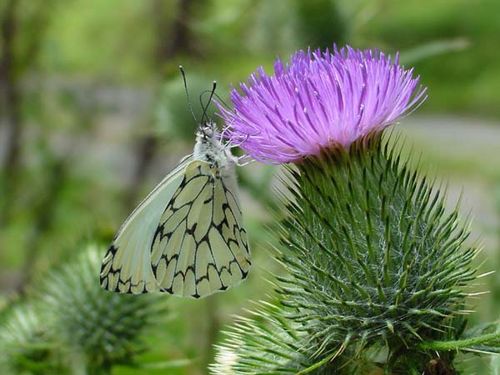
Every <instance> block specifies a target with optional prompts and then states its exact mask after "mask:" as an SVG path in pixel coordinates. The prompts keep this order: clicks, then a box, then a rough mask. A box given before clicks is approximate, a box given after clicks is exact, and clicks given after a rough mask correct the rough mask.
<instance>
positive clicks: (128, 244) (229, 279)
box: [100, 123, 251, 298]
mask: <svg viewBox="0 0 500 375" xmlns="http://www.w3.org/2000/svg"><path fill="white" fill-rule="evenodd" d="M236 164H237V159H236V158H235V157H234V156H233V155H232V154H231V151H230V149H229V148H227V147H226V146H225V145H223V144H222V142H221V140H220V136H219V135H218V133H217V132H216V128H215V124H213V123H207V124H205V125H203V126H200V128H199V130H198V132H197V136H196V144H195V147H194V150H193V154H192V155H190V156H187V157H185V158H184V159H183V160H182V161H181V163H180V164H179V166H178V167H177V168H176V169H175V170H174V171H172V172H171V173H170V174H169V175H167V176H166V177H165V179H164V180H163V181H162V182H161V183H160V184H159V185H158V186H157V187H156V188H155V189H154V190H153V191H152V192H151V193H150V194H149V195H148V196H147V197H146V199H145V200H144V201H143V202H142V203H141V204H140V205H139V207H138V208H137V209H136V210H134V212H132V214H131V215H130V216H129V218H128V219H127V220H126V221H125V223H124V224H123V225H122V227H121V228H120V230H119V231H118V233H117V235H116V237H115V240H114V241H113V244H112V245H111V247H110V249H109V250H108V253H107V254H106V255H105V257H104V260H103V265H102V269H101V275H100V276H101V286H102V287H103V288H105V289H108V290H112V291H115V292H120V293H133V294H138V293H146V292H151V291H161V292H166V293H170V294H174V295H178V296H187V297H193V298H200V297H204V296H207V295H209V294H212V293H214V292H217V291H222V290H226V289H228V288H229V287H231V286H233V285H235V284H237V283H238V282H239V281H241V280H243V279H244V278H246V276H247V274H248V270H249V268H250V264H251V263H250V259H249V257H250V253H249V248H248V243H247V238H246V232H245V230H244V228H243V227H242V224H241V209H240V205H239V200H238V193H237V183H236V176H235V171H234V168H235V166H236Z"/></svg>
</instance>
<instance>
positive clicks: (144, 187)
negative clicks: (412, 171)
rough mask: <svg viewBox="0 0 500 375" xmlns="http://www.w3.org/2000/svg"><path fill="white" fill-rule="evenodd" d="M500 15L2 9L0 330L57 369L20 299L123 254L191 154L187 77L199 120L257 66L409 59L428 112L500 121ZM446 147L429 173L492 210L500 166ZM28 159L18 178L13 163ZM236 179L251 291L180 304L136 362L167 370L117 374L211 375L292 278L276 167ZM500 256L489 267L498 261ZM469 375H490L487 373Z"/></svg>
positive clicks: (353, 9)
mask: <svg viewBox="0 0 500 375" xmlns="http://www.w3.org/2000/svg"><path fill="white" fill-rule="evenodd" d="M9 9H10V10H13V11H12V12H11V11H9ZM499 11H500V2H498V1H496V0H408V1H404V2H403V1H397V0H353V1H351V0H313V1H300V0H284V1H266V0H234V1H230V2H228V1H226V0H202V1H193V0H146V1H136V0H68V1H64V2H63V1H59V0H46V1H45V0H44V1H30V0H0V24H1V27H0V30H1V32H0V311H2V310H3V314H2V315H1V316H2V318H1V321H2V322H7V321H11V322H12V321H15V319H18V320H19V319H21V320H22V321H24V322H25V323H26V324H25V325H18V324H14V325H12V323H8V324H9V327H14V326H16V327H17V326H19V328H21V327H25V328H26V332H25V333H23V334H22V335H21V336H16V337H18V338H16V339H15V340H18V341H17V342H18V343H22V346H23V347H24V344H23V342H34V343H35V344H36V345H35V347H34V350H35V349H36V350H38V343H39V342H40V340H41V341H42V343H43V345H42V349H43V350H42V352H43V353H41V354H40V353H35V357H34V358H38V357H37V356H38V355H49V356H53V354H52V345H53V343H52V342H49V347H45V341H44V340H45V336H44V334H42V335H41V336H40V335H39V331H38V328H37V327H36V326H37V324H38V323H37V320H36V319H34V320H33V319H31V318H30V317H35V316H37V315H36V314H38V308H36V307H35V306H34V305H33V304H32V303H31V302H30V301H26V302H24V300H22V303H21V302H20V303H19V304H18V303H15V304H12V303H11V298H10V296H11V295H12V294H17V293H24V292H25V291H26V286H27V285H29V283H30V280H33V278H34V279H35V280H37V277H38V275H39V274H40V273H50V272H52V269H53V267H54V264H61V263H62V262H63V261H64V260H65V259H69V260H70V261H71V257H72V252H73V251H72V250H70V251H68V249H76V248H78V247H79V244H80V243H81V242H82V240H83V241H85V240H88V239H92V240H93V241H101V240H102V241H109V240H110V239H111V238H112V236H113V234H114V232H115V231H116V229H117V228H118V227H119V225H120V223H121V221H122V220H123V219H124V218H125V217H126V215H127V213H128V210H129V208H130V207H132V206H134V205H135V204H136V203H137V202H138V200H139V199H140V198H141V197H140V195H143V194H146V193H147V192H148V191H149V190H150V189H151V188H152V186H154V184H155V183H156V182H158V181H160V180H161V178H162V176H164V175H165V174H166V173H167V172H168V171H169V170H171V169H172V168H173V166H174V165H175V164H176V163H177V162H178V160H179V159H180V158H181V157H182V156H184V155H185V154H187V153H189V152H190V150H191V147H192V140H193V138H192V137H193V131H194V129H195V127H196V123H195V121H194V120H193V119H192V116H191V114H190V111H189V108H188V106H187V104H186V95H185V93H184V87H183V84H182V80H181V77H180V74H179V73H178V65H179V64H182V65H183V66H184V68H185V69H186V72H187V84H188V89H189V92H190V100H191V103H192V106H193V108H194V112H195V114H196V116H197V118H198V119H200V117H201V115H200V114H201V112H202V110H201V105H200V104H199V102H200V100H199V99H200V95H201V94H202V93H203V92H205V93H204V94H203V96H202V99H203V102H206V100H207V99H208V96H207V93H206V91H207V90H210V89H211V85H212V81H213V80H216V81H217V93H218V95H220V96H221V98H222V99H223V100H226V99H227V96H228V91H229V90H228V88H229V87H230V85H236V84H237V83H238V82H239V81H241V80H244V79H246V77H247V75H248V74H249V73H250V72H252V71H253V70H254V69H255V68H256V67H257V66H259V65H263V66H264V67H265V68H266V69H270V68H272V62H273V60H274V58H275V57H276V56H282V57H287V56H288V55H289V54H290V53H291V52H292V51H294V50H295V49H298V48H307V47H308V46H311V47H313V48H314V47H318V46H322V47H324V46H328V45H331V44H332V43H333V42H337V43H350V44H352V45H354V46H356V47H378V48H382V49H384V50H386V51H388V52H390V53H394V52H395V51H396V50H400V51H401V58H402V61H403V62H405V63H406V64H411V65H415V69H416V71H417V72H418V74H420V75H421V77H422V80H423V83H424V84H426V85H428V86H429V94H430V99H429V100H428V101H427V103H425V105H424V106H423V107H422V109H421V110H423V111H427V112H428V113H436V112H451V113H454V114H456V113H467V114H470V115H472V116H476V117H480V116H490V117H496V118H498V117H499V116H500V107H499V106H498V98H497V93H498V92H499V91H500V50H499V49H498V48H497V45H498V42H499V37H498V35H500V28H499V27H500V26H499V25H500V23H499V22H498V20H497V18H498V12H499ZM6 33H7V34H9V33H10V37H11V38H10V39H9V38H6V37H5V36H6ZM9 40H10V41H9ZM179 41H180V44H179ZM176 43H177V44H176ZM9 51H10V52H9ZM8 52H9V53H11V54H12V56H11V57H12V59H11V63H10V64H11V65H10V66H11V68H12V69H11V70H8V69H6V66H7V65H8V64H7V65H6V57H8ZM6 74H7V75H8V77H7V76H6ZM6 78H9V79H6ZM11 89H12V90H11ZM9 90H11V91H13V92H14V93H15V94H16V95H14V102H13V103H14V105H12V104H9V103H12V101H9V100H7V97H6V93H7V92H9ZM14 112H15V113H14ZM213 112H214V108H210V109H209V112H208V113H209V114H210V116H211V117H212V118H214V119H215V120H218V118H217V116H216V115H213ZM13 113H14V114H15V116H12V114H13ZM12 118H14V119H15V123H14V122H13V121H12ZM473 125H474V124H473ZM13 129H15V131H13ZM148 137H153V139H154V141H153V142H148ZM415 139H416V138H415ZM442 143H443V142H442V141H440V140H436V141H435V142H434V143H432V142H429V141H428V138H423V139H422V140H421V141H420V143H419V147H421V149H422V150H423V152H424V154H425V156H426V158H427V159H426V162H427V163H428V164H431V165H432V164H435V165H436V166H437V167H438V168H440V173H441V172H442V174H449V175H453V176H455V177H456V178H455V179H456V180H457V181H459V183H462V181H469V180H471V176H472V179H474V181H477V183H478V184H479V185H481V186H485V188H484V190H485V191H486V192H487V194H490V192H491V191H492V190H493V188H492V186H497V185H495V184H498V179H497V177H498V172H497V171H498V170H499V168H498V162H497V164H495V160H498V152H496V153H491V154H486V152H487V150H486V149H485V148H482V147H476V148H473V149H465V148H466V147H465V146H466V145H461V147H460V150H457V147H456V146H453V147H449V148H448V149H446V151H444V150H443V148H442ZM16 144H17V145H18V146H19V149H18V152H14V153H13V155H14V156H13V158H14V162H12V160H11V161H9V160H10V159H9V158H8V157H7V156H8V154H9V152H8V150H9V149H13V148H15V147H11V146H13V145H14V146H15V145H16ZM152 145H153V146H152ZM150 146H151V147H150ZM145 150H146V151H148V152H149V153H148V152H146V153H145V152H144V151H145ZM459 151H460V152H459ZM485 159H486V160H485ZM9 171H10V172H9ZM238 173H239V174H240V184H241V190H242V197H243V202H244V205H245V223H246V226H247V229H248V232H249V233H250V240H251V242H252V249H253V254H254V255H253V256H254V258H255V263H254V264H255V267H254V269H253V270H252V273H251V275H250V280H248V282H246V283H244V284H242V285H241V286H240V287H239V288H237V290H235V291H234V292H229V293H227V294H224V295H221V296H216V297H215V298H214V300H213V302H210V303H209V302H206V303H205V302H202V303H201V304H195V303H193V302H191V301H182V300H169V303H170V304H171V305H172V307H171V311H175V312H178V315H177V316H176V317H175V318H174V321H173V322H169V323H168V324H165V325H164V326H162V328H163V329H162V331H164V332H163V335H160V337H155V336H156V335H155V336H151V337H147V339H146V341H147V344H150V346H152V347H153V348H154V349H155V350H152V351H150V352H148V353H144V354H143V355H141V356H140V357H138V358H139V359H138V361H139V362H148V363H157V364H160V363H162V362H164V363H166V366H164V367H162V366H160V365H158V366H157V367H156V368H152V367H150V368H147V369H143V368H141V367H140V366H139V367H138V368H134V369H130V368H127V367H119V368H116V369H115V370H114V372H115V373H119V374H140V373H144V374H156V373H158V374H164V373H168V374H190V375H192V374H201V373H204V371H205V370H204V369H205V367H206V364H207V363H210V362H212V360H211V359H212V358H211V357H212V356H213V351H212V349H211V346H212V344H213V343H214V342H216V341H218V339H219V334H218V333H217V332H218V329H219V328H220V327H221V326H222V325H223V324H225V323H227V322H229V321H231V319H232V318H230V316H231V314H232V313H235V312H240V311H241V308H242V306H247V305H248V302H247V300H249V299H252V298H254V299H261V298H265V294H266V290H267V289H268V288H269V287H268V286H267V284H263V283H262V279H264V278H265V277H266V275H267V274H266V270H272V271H273V272H279V269H280V268H279V265H277V264H274V263H273V262H272V261H270V257H269V255H268V252H267V251H266V249H268V248H269V245H268V244H267V242H268V241H269V240H270V238H269V235H268V234H266V232H265V230H264V228H265V227H266V226H268V225H275V224H274V222H273V221H272V220H271V215H269V208H270V207H275V206H276V204H275V202H276V199H275V194H274V190H273V189H274V188H275V186H276V185H277V184H278V183H279V182H277V179H276V177H275V176H274V174H275V169H274V168H271V167H266V168H263V167H259V166H256V165H250V166H248V167H246V168H242V169H241V170H240V171H239V172H238ZM135 192H137V193H138V194H137V196H136V194H135ZM491 195H493V194H491ZM491 199H492V197H487V198H486V202H489V203H491V202H492V201H491ZM490 205H491V204H490ZM487 220H489V221H488V223H487V224H486V225H482V224H481V225H482V226H480V227H479V229H481V230H484V231H485V233H486V234H485V235H486V236H488V238H491V237H494V238H495V239H496V238H497V235H498V232H497V231H498V229H497V228H494V229H491V227H492V226H494V225H495V223H497V222H498V219H496V220H497V221H496V222H494V221H492V220H491V219H490V218H489V217H488V218H487ZM481 223H482V222H481ZM476 229H477V228H476ZM492 232H493V234H492ZM490 242H491V241H490ZM488 250H489V251H487V252H485V255H484V257H488V256H490V257H491V256H493V255H492V254H493V253H492V249H488ZM493 250H495V249H493ZM496 251H497V254H500V249H496ZM482 259H484V258H482ZM490 264H491V263H490ZM489 270H490V269H488V268H485V271H489ZM493 279H494V277H492V278H491V280H493ZM490 285H498V283H497V284H494V282H493V281H492V282H491V284H490ZM495 290H497V292H496V294H495V295H496V296H498V286H496V289H495ZM47 292H48V291H47ZM80 292H82V293H83V292H84V289H83V288H82V290H80ZM40 293H42V292H40ZM42 294H43V293H42ZM47 295H48V294H47ZM483 298H485V297H483ZM499 304H500V302H499V300H498V298H497V299H496V302H494V301H493V300H492V301H491V303H490V304H483V303H481V304H480V306H478V310H479V311H480V312H481V314H482V315H483V316H484V320H485V321H486V320H491V317H492V315H498V306H499ZM486 306H487V307H486ZM16 309H18V310H17V311H18V313H14V312H13V311H14V310H16ZM186 317H190V318H189V319H186ZM12 319H14V320H12ZM28 323H29V324H28ZM35 323H36V324H35ZM2 327H4V329H2V335H0V337H1V339H0V341H2V343H1V344H0V345H3V344H5V343H8V342H11V343H12V342H14V341H12V340H13V337H14V336H13V335H12V334H11V333H9V334H8V335H7V336H5V335H3V334H5V333H6V332H11V331H10V330H11V328H8V329H7V328H5V327H6V326H5V325H2ZM30 332H31V333H30ZM42 333H43V330H42ZM23 340H24V341H23ZM30 345H31V344H30ZM2 347H3V346H2ZM30 348H31V347H30ZM30 350H31V349H30ZM36 350H35V351H36ZM49 352H50V353H49ZM44 353H45V354H44ZM13 358H14V357H13ZM185 358H190V359H192V361H191V362H190V363H189V364H187V365H185V363H184V365H185V366H184V365H183V366H180V365H179V364H180V362H177V364H178V365H176V363H173V362H171V361H172V360H175V361H181V362H182V361H183V360H184V359H185ZM56 362H57V361H56ZM26 365H27V366H28V365H29V366H31V365H30V364H29V363H28V362H27V364H26ZM56 365H57V364H56ZM487 365H489V364H487ZM23 366H24V364H23ZM168 366H170V367H168ZM471 366H472V367H473V368H474V369H475V371H476V372H477V371H486V370H485V368H486V367H485V366H486V364H484V363H479V362H478V363H476V362H474V363H473V364H472V365H471ZM481 366H483V367H481ZM153 367H154V366H153ZM23 371H25V372H27V373H30V372H31V373H36V371H38V370H37V369H35V368H31V369H29V368H27V367H25V370H23Z"/></svg>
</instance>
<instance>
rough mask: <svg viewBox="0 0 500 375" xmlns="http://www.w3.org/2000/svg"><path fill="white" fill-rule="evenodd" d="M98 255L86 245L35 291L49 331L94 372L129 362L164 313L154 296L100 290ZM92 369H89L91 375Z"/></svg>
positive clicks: (99, 252)
mask: <svg viewBox="0 0 500 375" xmlns="http://www.w3.org/2000/svg"><path fill="white" fill-rule="evenodd" d="M101 257H102V252H101V251H100V249H99V248H98V247H97V246H95V245H90V246H88V247H87V248H86V249H85V251H83V252H82V253H81V254H80V255H79V256H78V257H77V258H76V259H75V260H74V261H73V262H70V263H68V264H66V265H64V266H63V267H62V268H61V269H59V270H57V271H54V272H53V273H52V274H50V275H49V276H48V277H47V279H46V280H45V281H44V282H43V283H42V285H41V286H40V288H39V289H38V292H39V295H40V298H41V299H42V302H43V306H44V308H45V313H46V315H47V316H48V317H50V318H51V321H50V323H51V324H52V325H53V326H52V327H51V328H52V331H53V332H54V334H55V335H56V337H58V338H59V339H60V340H61V341H62V342H63V343H64V346H65V347H67V348H68V349H69V350H70V351H72V352H73V353H75V357H80V358H81V357H83V358H82V359H83V363H84V364H86V365H87V366H90V367H91V369H90V370H89V373H93V372H92V371H94V370H95V371H98V369H100V370H102V369H106V368H108V369H109V368H110V367H111V366H112V365H115V364H127V363H133V361H134V356H135V355H136V354H138V353H140V352H142V351H143V350H144V344H143V342H142V337H143V335H144V333H145V332H146V330H147V329H150V328H151V327H152V325H153V323H154V322H155V320H158V318H159V316H160V315H163V314H164V312H165V305H164V302H162V301H164V300H163V299H161V297H159V296H157V295H149V294H147V295H140V296H132V295H120V294H117V293H111V292H107V291H105V290H103V289H102V288H101V287H100V285H99V282H98V280H96V276H95V275H96V274H98V271H99V269H100V267H101ZM92 369H93V370H92Z"/></svg>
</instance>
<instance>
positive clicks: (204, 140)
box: [193, 122, 236, 168]
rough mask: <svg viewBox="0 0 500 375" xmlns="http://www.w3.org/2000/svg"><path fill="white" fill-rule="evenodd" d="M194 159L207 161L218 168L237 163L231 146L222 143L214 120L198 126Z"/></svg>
mask: <svg viewBox="0 0 500 375" xmlns="http://www.w3.org/2000/svg"><path fill="white" fill-rule="evenodd" d="M193 159H194V160H203V161H206V162H207V163H209V164H210V165H212V166H214V167H216V168H228V167H229V168H230V167H232V166H233V165H234V164H235V163H236V158H235V157H234V156H233V155H232V153H231V150H230V148H229V147H227V146H226V145H224V144H223V143H222V141H221V138H220V133H218V132H217V126H216V124H215V123H214V122H207V123H205V124H203V125H200V127H199V128H198V131H197V132H196V144H195V145H194V150H193Z"/></svg>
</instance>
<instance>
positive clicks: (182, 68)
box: [179, 65, 198, 122]
mask: <svg viewBox="0 0 500 375" xmlns="http://www.w3.org/2000/svg"><path fill="white" fill-rule="evenodd" d="M179 70H180V71H181V75H182V81H183V82H184V91H185V92H186V100H187V104H188V108H189V111H190V112H191V115H192V116H193V118H194V121H196V122H198V120H197V119H196V115H195V114H194V111H193V106H192V105H191V99H190V97H189V91H188V87H187V81H186V72H185V71H184V67H183V66H182V65H179Z"/></svg>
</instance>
